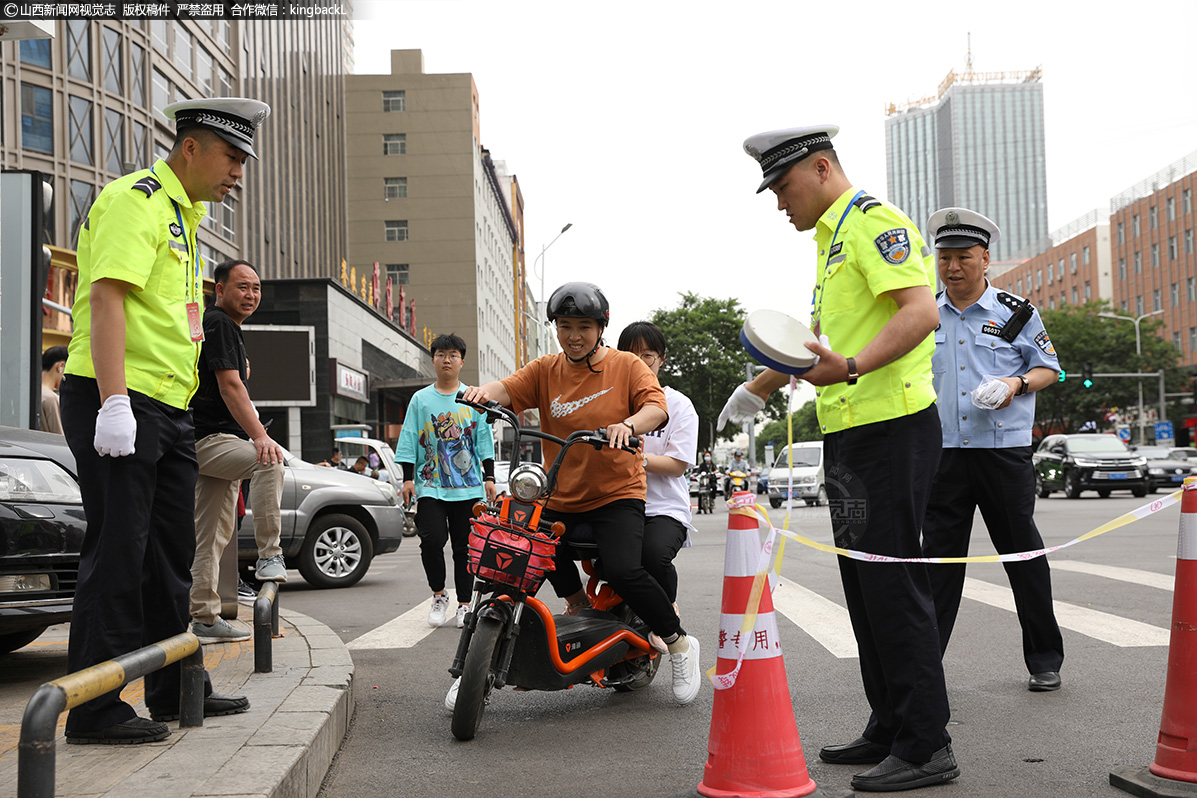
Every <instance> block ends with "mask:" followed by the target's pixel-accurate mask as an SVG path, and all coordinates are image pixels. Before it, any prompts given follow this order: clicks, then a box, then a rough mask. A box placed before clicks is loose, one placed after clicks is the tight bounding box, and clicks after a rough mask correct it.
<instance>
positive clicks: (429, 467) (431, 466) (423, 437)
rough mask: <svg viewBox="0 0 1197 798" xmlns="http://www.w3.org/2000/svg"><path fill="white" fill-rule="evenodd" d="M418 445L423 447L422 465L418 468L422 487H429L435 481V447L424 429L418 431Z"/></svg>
mask: <svg viewBox="0 0 1197 798" xmlns="http://www.w3.org/2000/svg"><path fill="white" fill-rule="evenodd" d="M420 446H421V447H422V448H423V449H424V465H423V466H422V467H421V468H420V479H422V480H424V487H426V488H431V487H433V486H434V485H435V484H436V483H435V482H434V481H433V480H434V478H435V477H436V447H435V446H433V445H432V441H431V440H430V439H429V437H428V433H427V432H425V431H421V432H420Z"/></svg>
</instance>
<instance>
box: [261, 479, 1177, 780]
mask: <svg viewBox="0 0 1197 798" xmlns="http://www.w3.org/2000/svg"><path fill="white" fill-rule="evenodd" d="M1144 501H1145V500H1139V499H1134V498H1132V497H1130V496H1129V494H1128V495H1125V496H1122V495H1115V497H1113V498H1109V499H1098V498H1097V497H1096V496H1095V495H1093V494H1086V495H1085V497H1084V498H1082V499H1079V500H1068V499H1064V498H1059V497H1053V498H1051V499H1046V500H1040V501H1039V504H1038V510H1037V514H1036V517H1037V523H1038V524H1039V526H1040V529H1041V530H1042V532H1043V533H1044V537H1045V539H1046V541H1047V543H1048V545H1057V544H1062V543H1066V542H1068V541H1069V540H1072V539H1074V538H1075V537H1077V536H1079V535H1080V534H1082V533H1084V532H1087V531H1089V530H1090V529H1093V528H1095V527H1098V526H1100V525H1101V524H1103V523H1104V522H1106V521H1108V520H1110V519H1112V518H1115V517H1117V516H1120V515H1122V514H1123V513H1126V512H1128V511H1129V510H1131V509H1133V508H1136V507H1139V506H1140V505H1142V504H1143V503H1144ZM771 516H772V519H773V521H774V523H777V524H780V523H781V520H782V519H781V515H780V513H779V512H777V511H771ZM1178 518H1179V507H1178V506H1172V507H1170V508H1167V509H1165V510H1164V511H1162V512H1161V513H1159V514H1158V515H1155V516H1152V517H1150V518H1148V519H1145V520H1141V521H1137V522H1135V523H1133V524H1131V525H1129V526H1126V527H1123V528H1121V529H1118V530H1115V531H1112V532H1109V533H1106V534H1104V535H1101V536H1099V537H1097V538H1094V539H1091V540H1089V541H1086V542H1083V543H1080V544H1078V545H1076V546H1073V547H1070V548H1068V549H1065V550H1064V551H1062V552H1059V553H1057V554H1055V555H1053V556H1052V562H1053V563H1056V564H1057V565H1056V567H1055V568H1054V570H1053V577H1054V587H1055V598H1056V600H1057V602H1060V604H1059V605H1058V610H1057V613H1058V615H1059V616H1060V617H1061V622H1062V624H1065V625H1067V626H1068V627H1069V628H1065V631H1064V637H1065V646H1066V657H1067V658H1066V661H1065V664H1064V670H1063V678H1064V688H1063V689H1062V690H1060V691H1059V692H1056V693H1030V692H1028V691H1027V690H1026V689H1025V682H1026V677H1027V674H1026V672H1025V668H1024V666H1023V663H1022V655H1021V636H1020V631H1019V627H1018V623H1017V619H1016V618H1015V616H1014V614H1013V611H1012V608H1011V609H1004V608H1002V607H1001V606H1000V605H1001V603H1002V599H1003V594H1004V596H1005V597H1006V600H1007V601H1008V597H1009V590H1008V587H1007V583H1006V581H1005V575H1004V573H1003V572H1002V570H1001V567H1000V566H998V565H994V564H976V565H972V566H970V570H969V576H970V578H971V580H970V583H969V588H968V593H967V595H968V600H966V601H965V602H964V606H963V607H962V610H961V614H960V619H959V621H958V623H957V627H956V632H955V635H954V637H953V641H952V645H951V647H950V648H949V651H948V654H947V657H946V659H945V670H946V673H947V679H948V686H949V698H950V701H951V705H952V726H951V728H950V732H951V734H952V736H953V738H954V748H955V750H956V754H957V758H958V760H959V762H960V766H961V769H962V775H961V777H960V778H959V779H958V780H957V781H956V782H955V783H953V784H952V785H950V786H944V787H938V788H928V789H925V790H922V791H914V792H912V793H910V794H911V795H914V796H917V795H920V794H943V795H954V796H958V797H963V796H969V797H970V798H971V797H972V796H986V797H987V798H992V796H1049V795H1052V796H1056V795H1063V796H1090V795H1094V796H1103V795H1111V796H1115V795H1123V794H1124V793H1122V792H1120V791H1118V790H1116V789H1115V788H1113V787H1110V786H1109V784H1108V774H1109V771H1110V769H1111V768H1114V767H1118V766H1121V765H1127V764H1131V765H1146V764H1148V763H1149V762H1151V760H1152V759H1153V758H1154V754H1155V739H1156V735H1157V732H1158V730H1159V723H1160V713H1161V709H1162V706H1163V689H1164V679H1165V674H1166V668H1167V642H1166V641H1167V639H1168V637H1167V627H1168V625H1169V620H1170V616H1171V606H1172V593H1171V577H1172V574H1173V572H1174V569H1175V556H1176V539H1177V523H1178ZM696 525H697V526H698V529H699V531H698V533H697V534H696V535H695V546H694V547H693V548H691V549H688V550H684V551H683V552H682V553H681V554H680V555H679V558H678V567H679V571H680V572H681V576H682V584H681V590H680V597H679V603H680V604H681V607H682V617H683V623H684V624H685V625H686V628H687V630H688V631H690V632H691V633H693V634H696V635H698V637H699V640H700V641H701V642H702V644H703V654H702V664H703V667H704V668H707V667H710V666H711V665H714V663H715V647H716V645H717V643H716V640H717V637H716V636H717V632H718V618H719V602H720V597H721V592H722V574H723V555H724V542H725V530H726V525H727V512H726V510H725V509H721V510H720V511H718V512H717V513H716V514H715V515H714V516H700V517H698V518H697V519H696ZM791 528H796V529H799V530H801V531H802V532H803V533H804V534H807V535H809V536H811V537H813V538H815V539H818V540H820V541H823V542H830V524H829V522H828V518H827V511H826V509H825V508H816V509H809V510H807V509H802V510H799V511H797V512H796V513H795V517H794V519H793V521H792V524H791ZM972 551H973V553H974V554H987V553H992V551H993V550H992V547H991V546H990V545H989V542H988V538H987V537H986V534H985V531H984V527H983V525H982V524H981V523H980V520H979V519H978V523H977V526H976V534H975V535H974V544H973V549H972ZM833 559H834V557H833V555H830V554H827V553H824V552H820V551H817V550H814V549H811V548H807V547H803V546H800V545H797V544H794V543H790V544H789V545H788V546H787V548H786V551H785V554H784V559H783V564H782V575H783V576H784V577H785V578H786V580H787V581H785V582H783V585H782V587H781V588H779V592H778V593H777V594H775V595H776V596H777V603H778V606H779V607H782V606H785V607H787V608H788V611H789V615H788V616H787V617H786V618H778V624H779V627H780V632H781V636H782V646H783V649H784V654H785V666H786V673H787V679H788V683H789V689H790V693H791V695H792V698H793V705H794V711H795V716H796V720H797V726H798V730H799V734H800V737H801V741H802V744H803V747H804V749H805V754H806V757H805V758H806V763H807V767H808V768H809V771H810V774H811V776H812V778H814V780H815V781H816V782H817V783H818V784H819V786H820V788H822V789H823V790H825V791H826V793H827V794H830V795H837V794H842V793H843V792H844V791H845V790H846V789H847V787H848V782H849V779H850V778H851V775H852V773H854V772H855V770H856V769H854V768H852V767H844V766H833V765H826V764H823V763H821V762H820V761H819V760H818V758H817V754H818V749H819V747H820V746H822V745H826V744H829V743H838V742H846V741H848V740H851V739H853V738H854V737H856V736H857V734H858V733H859V732H860V730H861V729H862V728H863V725H864V721H865V719H866V715H867V705H866V703H865V700H864V696H863V693H862V690H861V687H860V676H859V671H858V663H857V660H856V659H855V657H854V655H853V654H852V653H851V652H848V653H847V654H845V652H844V651H843V647H844V646H845V645H847V646H848V648H851V645H852V644H851V640H850V633H849V632H848V630H847V626H846V617H839V616H837V615H836V611H837V608H838V607H842V605H843V596H842V591H841V588H840V585H839V576H838V570H837V568H836V565H835V563H834V561H833ZM1152 576H1154V579H1152V578H1151V577H1152ZM1128 580H1129V581H1128ZM427 595H428V589H427V586H426V585H425V583H424V579H423V572H422V570H421V567H420V563H419V547H418V543H417V542H416V541H415V540H414V539H413V540H408V541H406V542H405V544H404V546H403V547H401V549H400V551H399V552H397V553H396V554H393V555H387V556H386V557H382V558H379V559H378V560H377V561H376V562H375V564H374V567H373V568H372V570H371V572H370V574H369V575H368V576H367V577H366V579H365V580H364V581H363V582H362V583H361V584H360V585H359V586H357V587H355V588H352V589H350V590H346V591H343V592H342V593H340V594H334V593H329V592H321V591H313V590H307V589H304V588H303V587H301V586H300V584H296V585H293V586H288V590H287V593H286V595H285V599H284V600H285V601H286V602H287V604H288V605H289V606H291V607H294V608H295V609H298V610H299V611H301V612H304V613H307V614H310V615H312V616H314V617H316V618H319V619H320V620H322V621H324V622H325V623H327V624H328V625H329V626H331V627H332V628H333V629H334V630H336V631H337V632H338V633H339V634H341V635H342V638H343V639H344V640H346V641H350V643H351V646H353V645H356V646H358V647H357V648H354V649H353V657H354V662H355V663H356V665H357V669H358V670H357V680H358V681H357V684H358V693H357V696H358V704H357V715H356V718H355V720H354V724H353V727H352V729H351V731H350V733H349V736H348V738H347V739H346V741H345V745H344V746H343V748H342V751H341V754H340V756H339V757H338V759H337V761H336V762H335V763H334V765H333V768H332V770H331V771H330V774H329V777H328V778H327V780H326V781H325V785H324V788H323V791H322V792H321V796H323V797H324V798H350V796H353V797H354V798H357V797H359V796H391V795H399V794H401V795H404V796H410V797H411V798H419V797H421V796H438V797H439V796H444V795H453V796H462V797H463V798H465V797H468V796H491V795H495V794H509V795H522V796H578V795H585V794H593V795H601V796H629V797H631V796H636V797H637V798H639V797H640V796H658V795H660V796H681V795H694V794H695V792H694V788H695V785H696V784H697V783H698V782H699V781H700V780H701V778H702V776H703V766H704V763H705V761H706V746H707V737H708V732H709V728H710V722H711V712H712V704H713V697H714V691H713V690H712V689H710V688H709V687H704V688H703V691H702V693H701V694H700V696H699V698H698V700H697V701H696V702H695V703H694V704H692V705H690V706H688V707H676V706H674V705H673V704H672V703H671V700H670V690H669V675H668V671H667V670H663V671H662V673H661V674H660V675H659V676H658V679H657V681H656V682H655V683H654V684H653V685H652V686H651V687H650V688H648V689H647V690H645V691H641V692H639V693H634V694H619V693H614V692H613V691H608V690H599V689H596V688H591V687H578V688H575V689H574V690H571V691H565V692H560V693H550V694H545V693H517V692H513V691H511V690H503V691H500V692H498V693H496V694H495V695H494V697H493V698H492V701H491V704H490V706H489V707H488V708H487V711H486V715H485V717H484V718H483V721H482V725H481V728H480V730H479V733H478V736H477V737H476V738H475V739H474V740H473V741H471V742H468V743H460V742H457V741H456V740H454V739H453V737H452V736H451V734H450V732H449V713H448V712H446V711H445V710H444V709H443V707H442V705H441V702H442V700H443V696H444V693H445V690H446V689H447V687H448V686H449V683H450V677H449V676H448V674H447V673H446V671H445V669H446V668H447V666H448V663H449V661H450V659H451V658H452V655H453V651H454V647H455V645H456V640H457V631H456V629H454V628H452V627H445V628H441V629H435V630H433V629H429V628H428V627H427V626H426V623H425V614H426V611H427V610H426V606H422V603H423V602H425V601H426V599H427ZM995 604H997V605H999V606H994V605H995ZM408 612H410V613H411V614H410V615H408V616H406V620H405V621H400V622H395V623H393V624H391V628H392V629H394V627H396V626H398V627H402V629H400V630H399V631H398V632H396V633H394V634H393V635H392V636H391V639H392V644H393V643H394V641H395V640H398V641H399V642H401V643H402V644H403V647H373V646H377V645H382V646H386V645H390V644H388V643H387V642H386V640H385V639H375V640H374V642H371V638H370V637H366V638H363V637H362V636H363V635H364V634H366V633H367V632H369V631H371V630H374V629H376V628H377V627H379V626H381V625H382V624H383V623H385V622H387V621H391V620H392V619H394V618H396V617H400V616H403V615H404V613H408ZM828 612H830V616H829V617H828V623H829V624H830V628H822V627H816V624H815V623H814V619H815V618H823V617H825V616H826V615H827V613H828ZM839 612H841V613H842V610H841V611H839ZM789 616H793V617H789ZM1065 617H1067V618H1068V621H1067V622H1065V620H1064V618H1065ZM837 618H838V620H837ZM837 624H838V627H837ZM808 627H809V628H808ZM372 637H374V638H379V633H375V634H374V635H373V636H372ZM382 637H384V638H385V637H386V635H383V636H382ZM358 638H361V640H358ZM355 640H357V643H353V642H352V641H355ZM845 640H846V641H847V643H846V644H845ZM767 755H768V754H767V753H766V752H762V756H767Z"/></svg>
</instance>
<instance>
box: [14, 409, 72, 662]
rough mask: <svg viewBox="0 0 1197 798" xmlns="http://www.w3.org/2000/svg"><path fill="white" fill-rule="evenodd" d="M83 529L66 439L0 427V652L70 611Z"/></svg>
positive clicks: (28, 638)
mask: <svg viewBox="0 0 1197 798" xmlns="http://www.w3.org/2000/svg"><path fill="white" fill-rule="evenodd" d="M86 529H87V522H86V520H85V518H84V515H83V500H82V498H81V496H80V495H79V485H78V483H77V482H76V481H75V458H74V456H73V455H72V454H71V450H70V449H68V448H67V445H66V439H65V438H63V437H62V436H61V435H52V434H50V433H48V432H38V431H35V430H27V429H19V428H15V427H0V654H6V653H8V652H9V651H15V650H16V649H18V648H21V647H22V646H24V645H26V644H28V643H31V642H33V640H35V639H36V638H37V637H38V636H39V635H41V633H42V632H44V631H45V630H46V628H47V627H49V626H51V625H53V624H56V623H65V622H67V621H69V620H70V619H71V606H72V604H73V603H74V600H75V581H76V580H77V578H78V575H79V550H80V548H81V547H82V545H83V533H84V532H85V531H86Z"/></svg>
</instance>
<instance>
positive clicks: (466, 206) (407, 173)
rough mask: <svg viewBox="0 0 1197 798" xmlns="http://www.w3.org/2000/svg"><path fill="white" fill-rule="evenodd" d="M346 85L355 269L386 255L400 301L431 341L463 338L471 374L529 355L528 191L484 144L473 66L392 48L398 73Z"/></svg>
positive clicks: (495, 370) (507, 366)
mask: <svg viewBox="0 0 1197 798" xmlns="http://www.w3.org/2000/svg"><path fill="white" fill-rule="evenodd" d="M347 87H348V88H347V99H346V118H347V120H348V127H349V136H348V145H349V146H348V175H349V179H348V184H349V263H350V266H351V268H353V269H356V270H357V271H358V272H359V273H361V272H369V271H372V269H373V265H374V263H378V264H379V266H380V272H381V273H382V275H384V279H385V276H386V275H389V276H390V277H391V281H392V285H393V286H394V289H395V290H394V298H395V300H396V301H397V300H398V296H399V293H398V289H399V288H400V287H402V288H403V296H404V297H405V298H407V299H408V300H414V302H415V309H416V313H417V319H418V321H417V323H416V329H415V330H414V332H415V335H416V337H417V338H421V337H422V338H423V341H424V343H425V345H427V344H428V343H430V342H431V340H432V338H434V337H435V336H436V335H439V334H441V333H457V334H458V335H460V336H461V337H462V338H463V339H464V340H465V342H466V347H467V349H468V357H467V358H466V364H465V368H464V369H463V370H462V373H461V378H462V380H463V381H464V382H466V383H469V384H473V385H478V384H481V383H485V382H488V381H490V380H495V379H498V378H499V377H504V376H506V375H508V374H510V373H511V372H512V371H514V370H515V368H516V366H517V364H518V363H520V362H522V361H523V360H525V359H526V357H525V355H524V351H525V345H524V344H523V343H522V337H521V336H520V334H519V333H520V331H521V327H520V321H519V320H520V316H521V314H520V312H519V311H520V308H521V304H520V302H521V301H522V297H521V296H520V294H521V293H522V290H523V286H524V274H523V268H524V262H523V197H522V195H521V194H520V191H519V185H518V182H517V181H516V179H515V176H514V175H511V174H508V173H507V170H506V168H505V166H503V165H502V162H498V164H496V162H495V161H494V160H492V158H491V155H490V152H489V151H488V150H486V149H485V148H484V147H483V146H482V144H481V132H480V121H479V119H480V117H479V98H478V87H477V86H476V85H475V84H474V78H473V76H472V75H470V74H469V73H458V74H433V75H429V74H425V73H424V57H423V54H422V52H421V51H419V50H394V51H392V52H391V73H390V74H388V75H350V76H349V78H348V82H347ZM513 208H514V213H513ZM397 311H398V308H397ZM517 342H519V343H517Z"/></svg>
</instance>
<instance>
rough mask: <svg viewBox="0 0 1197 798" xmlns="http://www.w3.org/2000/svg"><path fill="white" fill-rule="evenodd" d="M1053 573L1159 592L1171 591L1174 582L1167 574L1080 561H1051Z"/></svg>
mask: <svg viewBox="0 0 1197 798" xmlns="http://www.w3.org/2000/svg"><path fill="white" fill-rule="evenodd" d="M1051 567H1052V570H1053V571H1075V572H1076V573H1079V574H1090V575H1092V576H1104V577H1105V578H1106V579H1116V580H1118V581H1119V582H1130V583H1131V584H1135V585H1143V586H1144V587H1156V588H1159V589H1160V590H1172V585H1173V583H1174V582H1175V581H1176V579H1175V577H1174V576H1171V575H1169V574H1157V573H1155V572H1154V571H1140V570H1139V569H1138V568H1121V567H1119V566H1117V565H1098V564H1097V563H1092V562H1081V561H1080V560H1052V561H1051Z"/></svg>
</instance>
